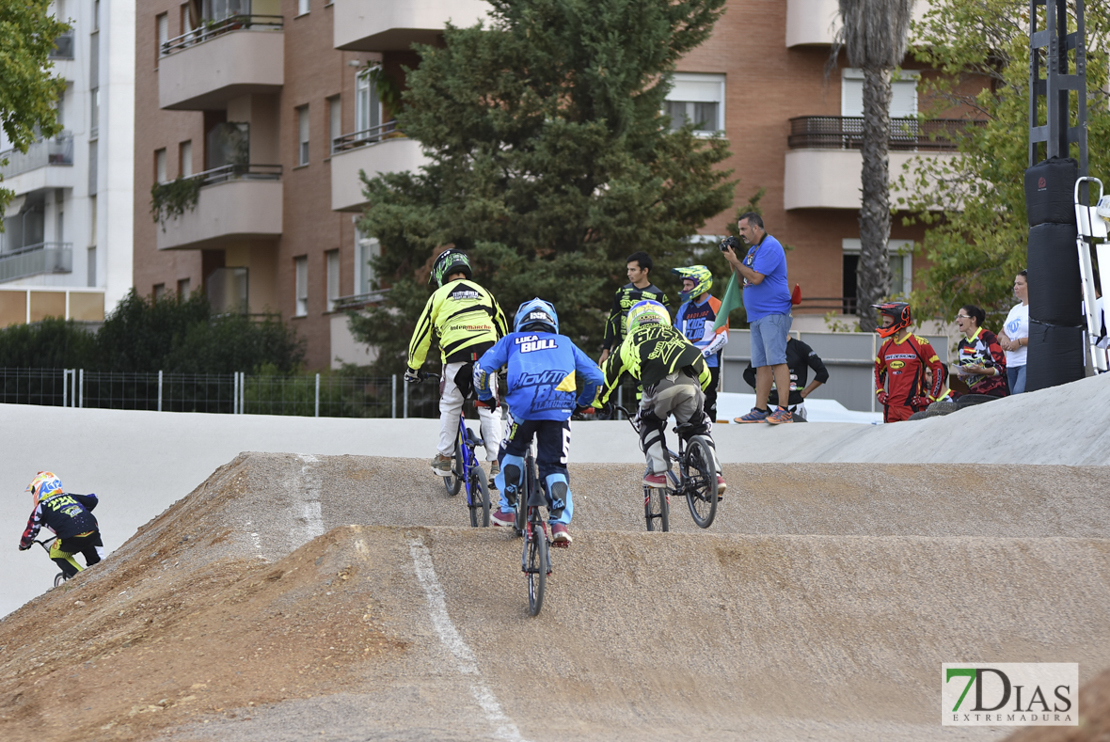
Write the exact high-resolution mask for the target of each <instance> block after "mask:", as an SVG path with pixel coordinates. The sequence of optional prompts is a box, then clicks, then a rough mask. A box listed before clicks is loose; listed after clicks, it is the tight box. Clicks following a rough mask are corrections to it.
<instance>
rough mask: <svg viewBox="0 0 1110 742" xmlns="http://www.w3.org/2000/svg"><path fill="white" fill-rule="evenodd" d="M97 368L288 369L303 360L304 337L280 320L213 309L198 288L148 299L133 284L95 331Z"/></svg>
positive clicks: (221, 371) (183, 370)
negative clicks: (186, 294)
mask: <svg viewBox="0 0 1110 742" xmlns="http://www.w3.org/2000/svg"><path fill="white" fill-rule="evenodd" d="M96 343H97V357H98V359H99V364H98V366H99V368H98V369H97V370H101V371H127V372H147V373H150V372H154V371H170V372H175V373H198V374H200V373H207V374H224V373H232V372H234V371H248V372H254V371H255V370H256V369H258V368H259V367H261V366H262V365H264V364H270V366H271V367H272V368H276V369H278V370H280V371H281V372H283V373H292V372H294V371H296V370H297V368H298V367H299V366H300V365H301V364H302V363H303V362H304V342H303V341H302V340H300V339H299V338H297V335H296V333H295V331H294V330H293V329H292V328H290V327H288V326H287V325H285V324H283V323H281V322H280V321H278V320H266V321H263V322H256V321H253V320H252V319H251V318H249V317H247V316H244V315H239V314H226V315H214V314H213V313H212V308H211V306H210V305H209V303H208V299H207V297H205V296H204V294H201V293H199V292H197V293H194V294H193V295H192V296H191V297H190V298H189V299H187V300H185V301H182V300H180V299H178V298H176V297H167V298H164V299H146V298H144V297H141V296H139V295H137V294H136V293H135V292H134V290H132V291H131V292H130V293H128V295H127V296H126V297H125V298H124V299H123V301H121V302H120V303H119V305H118V306H117V307H116V309H115V311H114V312H112V314H111V315H110V316H109V317H108V319H107V320H105V322H104V326H103V327H102V328H101V329H100V332H99V333H97V337H96Z"/></svg>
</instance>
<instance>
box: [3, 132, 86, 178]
mask: <svg viewBox="0 0 1110 742" xmlns="http://www.w3.org/2000/svg"><path fill="white" fill-rule="evenodd" d="M5 159H6V160H7V161H8V162H7V164H6V165H4V166H3V167H0V176H3V178H4V179H5V180H7V179H8V178H11V177H13V176H15V175H19V174H20V173H26V172H28V171H29V170H37V169H38V168H40V167H46V166H47V165H72V164H73V137H72V136H71V135H69V134H66V133H62V134H61V135H59V136H57V137H54V138H53V139H41V140H39V141H37V142H35V143H34V144H32V145H31V146H30V147H28V148H27V151H26V152H20V151H19V150H18V149H9V150H8V151H6V152H0V160H5Z"/></svg>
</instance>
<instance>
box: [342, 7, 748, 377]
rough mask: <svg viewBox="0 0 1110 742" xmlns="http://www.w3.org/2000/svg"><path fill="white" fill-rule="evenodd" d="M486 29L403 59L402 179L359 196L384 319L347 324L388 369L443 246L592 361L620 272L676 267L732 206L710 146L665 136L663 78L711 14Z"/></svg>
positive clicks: (562, 12)
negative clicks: (419, 149) (417, 165)
mask: <svg viewBox="0 0 1110 742" xmlns="http://www.w3.org/2000/svg"><path fill="white" fill-rule="evenodd" d="M491 5H492V12H491V19H492V20H491V21H490V25H489V27H488V28H487V27H483V26H481V25H479V26H476V27H474V28H467V29H459V28H454V27H450V26H449V27H448V28H447V30H446V33H445V35H444V45H443V47H442V48H431V47H420V48H419V52H420V54H421V64H420V66H419V68H418V69H416V70H409V71H408V73H407V74H408V78H407V82H408V84H409V88H408V89H407V90H406V91H405V93H404V96H403V102H404V106H403V107H402V110H401V111H400V112H398V114H397V119H398V124H399V127H400V128H401V129H402V130H403V131H404V132H405V133H406V134H407V135H408V136H410V137H413V138H414V139H417V140H419V141H420V142H421V144H422V145H423V146H424V148H425V151H426V152H427V153H428V155H429V157H430V160H431V162H430V164H429V165H428V166H426V167H425V168H424V169H423V170H422V171H421V172H419V173H411V172H404V173H389V174H383V175H380V176H378V177H375V178H374V179H372V180H368V181H366V184H365V192H366V194H367V197H368V201H369V202H370V204H371V206H370V207H369V209H368V210H367V212H366V214H365V216H364V218H363V220H362V222H361V224H360V227H361V229H362V230H363V232H364V233H366V234H369V235H372V236H374V237H376V238H378V240H379V241H380V242H381V245H382V255H381V257H380V258H378V259H377V260H376V261H375V265H374V267H375V269H376V275H378V276H379V277H380V278H381V280H382V282H383V283H385V284H388V285H391V287H392V289H391V291H390V293H389V295H388V298H387V302H386V306H382V307H377V308H371V309H370V310H368V311H367V312H366V313H365V316H363V317H361V318H353V319H352V322H351V329H352V332H353V333H354V334H355V335H356V337H359V338H360V339H361V340H363V341H365V342H368V343H370V344H371V345H374V346H377V347H378V349H379V353H380V355H379V361H378V363H377V364H376V367H377V370H378V371H379V372H382V373H389V372H395V371H398V370H400V369H401V368H402V367H403V364H404V358H405V352H406V349H407V344H408V339H409V336H410V334H411V332H412V327H413V324H414V322H415V320H416V318H417V316H418V315H419V313H420V311H421V309H422V308H423V306H424V303H425V301H426V300H427V297H428V294H429V288H428V285H427V278H428V273H429V270H430V267H431V262H432V259H433V257H434V255H436V254H437V253H438V251H439V250H440V249H442V247H444V246H446V245H449V244H453V245H455V246H457V247H459V248H462V249H465V250H467V251H468V252H469V254H470V257H471V261H472V263H473V264H474V266H475V278H476V280H477V281H478V282H479V283H481V284H483V285H485V286H487V287H488V288H489V289H490V290H491V291H493V293H494V295H495V296H496V297H497V299H498V301H499V302H500V303H501V304H502V307H503V308H504V309H505V311H506V312H507V313H511V312H512V311H514V310H515V308H516V306H517V305H518V304H519V303H520V302H522V301H525V300H527V299H530V298H532V297H533V296H540V297H543V298H545V299H548V300H550V301H553V302H554V303H555V305H556V307H557V308H558V310H559V313H560V325H561V327H562V329H563V332H564V333H565V334H567V335H569V336H570V337H572V338H574V339H575V341H576V342H578V343H579V344H580V345H581V346H582V347H584V348H587V349H593V348H596V347H598V346H599V345H600V341H601V338H602V334H603V329H604V322H605V316H606V314H607V311H608V307H609V304H610V302H611V299H612V292H613V291H615V290H616V288H617V287H618V286H620V285H621V284H623V283H625V282H626V281H627V278H626V277H625V263H626V260H625V259H626V257H627V256H628V255H629V254H631V253H633V252H635V251H636V250H641V249H644V250H648V251H649V252H650V253H651V255H652V257H653V258H654V260H655V269H654V271H653V273H652V277H653V279H654V280H655V282H656V283H657V284H658V285H660V286H662V287H664V288H666V289H668V291H670V292H671V293H675V291H674V288H675V287H674V283H673V276H671V275H670V269H671V268H673V267H676V266H680V265H689V264H691V262H692V261H694V259H695V258H696V257H698V256H699V254H700V253H699V249H700V248H699V246H698V245H696V244H694V243H692V242H691V241H690V240H689V237H690V236H691V235H693V234H695V233H696V231H697V229H698V228H699V227H701V226H702V225H703V224H704V223H705V220H706V219H708V218H709V217H712V216H714V215H715V214H717V213H719V212H720V211H722V210H723V209H725V208H728V206H729V204H730V203H731V202H732V193H733V183H732V182H731V181H730V180H729V177H730V175H731V173H730V172H728V171H725V170H722V169H720V167H719V164H720V163H721V162H722V161H723V160H724V159H725V158H726V157H728V155H729V152H728V143H727V141H725V140H723V139H720V138H699V137H696V136H695V135H694V134H693V131H692V127H689V126H688V127H686V128H684V129H681V130H679V131H670V130H669V119H667V118H666V117H664V116H663V115H661V113H660V112H661V110H662V108H663V100H664V97H665V95H666V92H667V90H668V89H669V84H670V73H671V72H672V71H673V70H674V65H675V62H676V61H677V60H678V59H679V58H680V57H681V56H682V55H683V54H685V53H686V52H688V51H689V50H690V49H693V48H694V47H696V46H697V45H699V44H700V43H701V42H702V41H704V40H705V39H706V38H708V36H709V33H710V31H711V30H712V26H713V23H714V22H715V21H716V19H717V18H718V17H719V16H720V14H721V12H722V7H723V5H724V0H675V1H674V2H668V3H656V2H646V1H644V0H606V1H605V2H601V3H597V2H593V0H514V1H513V2H509V1H508V0H493V1H492V2H491Z"/></svg>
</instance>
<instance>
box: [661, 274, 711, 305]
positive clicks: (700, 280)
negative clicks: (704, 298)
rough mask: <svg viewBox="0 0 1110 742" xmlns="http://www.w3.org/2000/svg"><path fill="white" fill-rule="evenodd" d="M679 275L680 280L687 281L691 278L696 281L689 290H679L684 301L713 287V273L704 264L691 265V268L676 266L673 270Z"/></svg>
mask: <svg viewBox="0 0 1110 742" xmlns="http://www.w3.org/2000/svg"><path fill="white" fill-rule="evenodd" d="M671 273H674V274H675V275H676V276H678V279H679V280H680V281H685V280H686V279H687V278H689V279H690V280H691V281H693V282H694V288H692V289H690V290H689V291H681V292H679V296H680V297H681V298H682V301H689V300H690V299H691V298H692V297H695V296H701V295H702V294H704V293H705V292H706V291H709V289H711V288H713V274H712V273H710V272H709V268H708V267H707V266H704V265H691V266H690V267H689V268H674V269H672V270H671Z"/></svg>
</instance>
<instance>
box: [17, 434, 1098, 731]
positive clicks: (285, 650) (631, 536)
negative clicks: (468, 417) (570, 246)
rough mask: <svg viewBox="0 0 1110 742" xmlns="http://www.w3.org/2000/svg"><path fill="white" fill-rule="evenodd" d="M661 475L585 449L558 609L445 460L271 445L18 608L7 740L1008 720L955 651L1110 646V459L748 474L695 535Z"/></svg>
mask: <svg viewBox="0 0 1110 742" xmlns="http://www.w3.org/2000/svg"><path fill="white" fill-rule="evenodd" d="M639 472H640V467H638V466H635V465H622V466H602V465H588V466H579V467H572V484H573V486H574V489H575V492H576V495H577V501H576V514H575V520H574V524H573V532H574V535H575V543H574V545H573V546H572V547H571V549H569V550H567V551H565V552H564V551H558V552H556V553H555V555H554V558H555V573H554V575H553V577H552V579H551V580H550V582H549V587H548V599H547V601H546V603H545V606H544V610H543V613H542V614H541V615H540V616H539V617H538V618H531V617H529V616H528V615H527V610H526V601H525V594H524V580H523V578H522V577H521V575H520V572H519V568H518V566H517V565H519V542H518V541H516V540H514V539H513V538H512V537H511V536H510V535H509V534H507V533H505V532H504V531H503V530H500V529H469V528H465V527H462V524H463V523H464V519H465V512H464V508H463V506H462V504H461V502H460V500H459V499H457V498H456V499H449V498H447V497H446V496H445V495H444V493H443V490H442V487H441V485H440V484H439V480H437V479H434V478H432V477H431V476H429V475H427V474H425V473H424V464H423V463H422V462H418V461H415V460H411V459H382V458H367V457H354V456H342V457H312V456H304V457H298V456H294V455H283V454H247V455H244V456H241V457H239V458H238V459H236V460H235V461H234V462H231V463H230V464H228V465H227V466H225V467H222V468H221V469H220V470H219V471H217V472H216V473H214V474H213V476H212V477H211V478H210V479H209V480H208V481H207V482H206V483H205V484H204V485H202V486H201V487H199V488H197V490H196V491H195V492H194V493H193V494H191V495H190V496H189V497H187V498H185V499H184V500H182V501H180V502H178V503H177V504H176V505H174V506H173V507H172V508H170V509H169V510H167V511H166V512H165V513H163V514H162V515H161V516H159V517H158V518H156V519H155V520H153V521H152V522H151V523H149V524H148V525H147V526H146V527H144V528H143V529H142V530H141V531H140V532H139V534H137V535H136V536H135V537H134V538H132V539H131V540H130V541H129V542H128V543H127V544H126V545H125V546H124V547H123V548H121V549H119V550H118V551H116V552H115V553H114V554H113V555H112V557H111V558H110V559H109V560H107V561H105V562H104V563H103V564H102V565H101V566H99V567H97V568H96V569H93V570H90V571H88V572H87V573H85V574H83V575H81V576H80V577H79V578H78V579H77V580H75V581H73V582H71V583H69V584H68V585H66V586H65V587H64V588H62V589H56V590H53V591H51V592H49V593H48V594H46V595H44V596H42V597H41V598H38V599H36V600H35V601H33V602H31V603H29V604H28V605H26V606H24V607H23V608H22V609H20V610H18V611H16V612H15V613H13V614H12V615H10V616H8V617H6V618H5V619H4V620H3V621H0V646H2V647H3V650H4V651H3V657H4V661H3V664H0V738H2V739H17V738H18V739H28V738H32V737H33V738H35V739H37V740H42V741H43V742H48V741H50V740H76V739H81V740H100V739H105V740H109V739H123V740H156V739H165V740H174V741H175V742H184V741H186V740H197V741H200V740H213V741H215V740H221V741H225V740H230V741H232V742H235V741H236V740H267V741H270V740H302V739H327V740H376V739H399V740H417V739H431V738H434V739H466V740H471V739H529V740H555V739H559V740H563V739H580V740H587V739H600V738H604V739H627V740H636V739H644V738H648V737H651V738H655V739H675V740H678V739H691V738H704V739H740V738H746V739H769V740H793V739H815V740H859V739H869V740H870V739H875V740H878V739H883V740H895V739H897V740H918V739H920V740H931V739H998V738H1000V737H1002V736H1004V734H1003V732H1004V730H991V729H966V728H963V729H961V728H942V727H941V726H940V723H939V721H940V715H939V713H938V712H939V708H938V706H939V704H938V700H939V672H938V670H939V665H940V663H942V662H954V661H999V662H1001V661H1035V660H1039V661H1055V662H1072V661H1078V662H1080V674H1081V680H1083V681H1087V680H1089V679H1091V678H1092V677H1094V676H1095V675H1096V674H1097V672H1098V671H1100V670H1101V669H1103V668H1105V667H1108V666H1110V646H1108V645H1107V642H1106V641H1105V638H1106V637H1107V636H1108V635H1110V610H1108V609H1110V562H1108V560H1107V556H1108V552H1110V541H1108V540H1107V528H1108V526H1107V525H1106V524H1107V523H1108V522H1110V504H1108V502H1107V498H1106V497H1105V493H1106V492H1107V491H1108V490H1110V471H1108V470H1107V469H1106V468H1105V467H1089V468H1083V467H1045V466H1037V467H1033V466H1026V467H1016V468H1015V467H1012V466H1010V467H983V466H979V467H974V466H953V467H949V468H947V469H943V470H938V469H937V468H936V467H935V466H929V467H925V466H898V467H895V466H890V467H884V466H876V465H865V464H807V465H790V466H785V465H743V466H740V465H733V466H726V469H725V472H726V475H727V476H728V478H729V481H730V482H731V483H732V485H733V486H732V488H731V489H730V491H729V495H728V497H727V498H726V500H725V501H724V502H723V503H722V506H721V511H720V515H719V517H718V521H717V522H716V523H715V524H714V525H713V527H712V528H711V529H710V530H709V531H702V530H700V529H697V528H696V527H694V526H693V524H692V522H691V521H690V518H689V515H688V514H687V513H685V512H684V511H683V510H682V509H681V508H682V505H681V504H678V503H676V507H675V510H674V515H673V518H672V520H673V522H674V526H675V532H672V533H669V534H659V533H654V534H648V533H644V532H643V521H642V518H641V513H642V510H641V509H640V507H639V502H638V500H639V497H638V493H637V488H636V480H637V477H638V474H639ZM983 481H988V482H999V483H1000V484H998V485H997V486H989V487H984V486H980V483H981V482H983ZM350 524H358V525H350ZM78 601H80V603H81V604H79V603H78ZM63 616H64V618H62V617H63ZM63 626H64V627H65V628H64V629H63ZM1071 731H1075V730H1074V729H1073V730H1071ZM1080 738H1083V737H1076V739H1080ZM1092 738H1093V737H1092Z"/></svg>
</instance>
